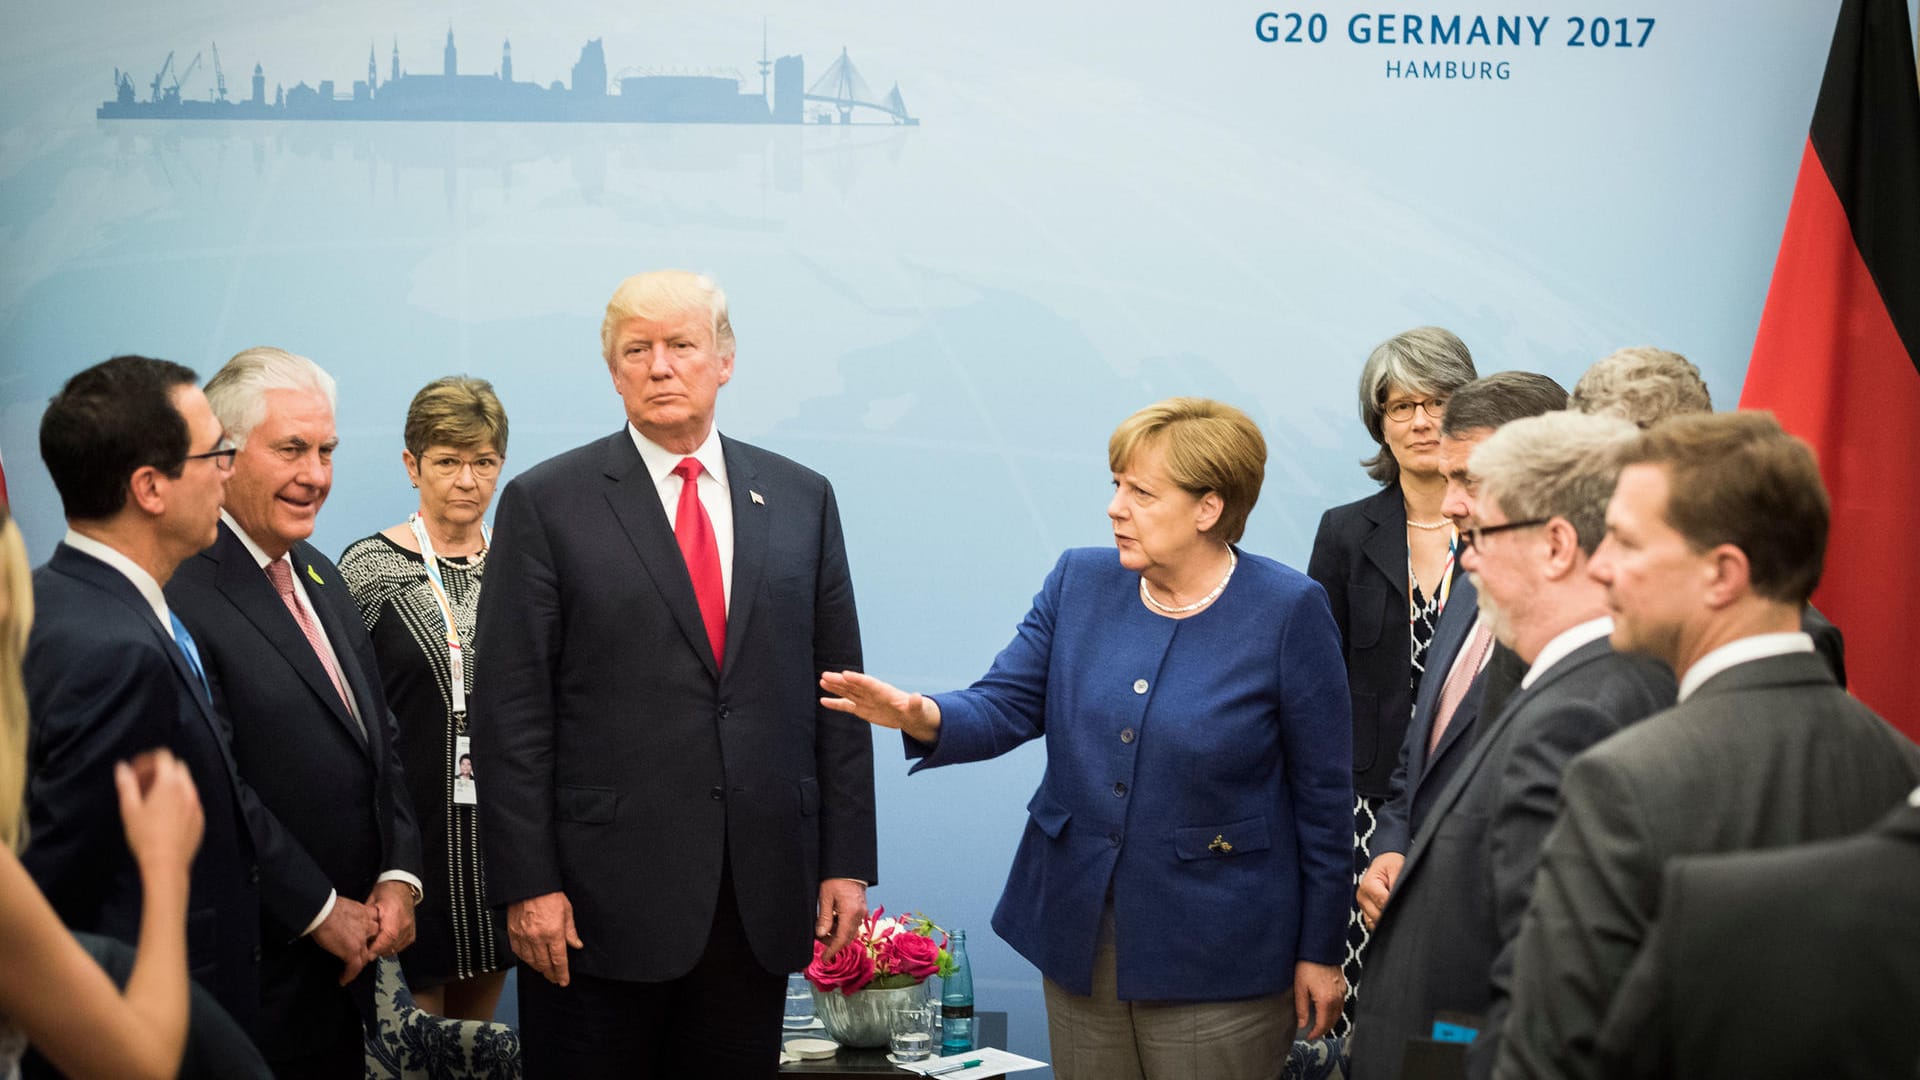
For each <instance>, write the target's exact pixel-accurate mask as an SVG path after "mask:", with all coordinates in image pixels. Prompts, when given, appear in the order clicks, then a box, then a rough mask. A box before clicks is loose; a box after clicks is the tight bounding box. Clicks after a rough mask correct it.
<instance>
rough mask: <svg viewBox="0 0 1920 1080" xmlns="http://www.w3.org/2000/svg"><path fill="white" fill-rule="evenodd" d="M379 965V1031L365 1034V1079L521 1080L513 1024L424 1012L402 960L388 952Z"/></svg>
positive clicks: (376, 982)
mask: <svg viewBox="0 0 1920 1080" xmlns="http://www.w3.org/2000/svg"><path fill="white" fill-rule="evenodd" d="M379 964H380V969H379V971H378V972H377V973H376V974H375V977H374V984H373V1001H374V1012H375V1014H376V1015H377V1016H378V1018H379V1030H378V1031H377V1032H375V1033H373V1034H371V1035H370V1036H369V1037H368V1039H367V1077H368V1080H519V1077H520V1036H519V1035H518V1034H517V1033H516V1032H515V1031H514V1030H513V1029H512V1028H511V1027H508V1026H507V1025H505V1024H496V1023H487V1022H482V1021H479V1020H448V1019H446V1018H445V1017H440V1016H434V1015H432V1014H431V1013H426V1012H422V1011H420V1007H419V1006H418V1005H415V1004H414V1003H413V992H412V991H411V990H408V989H407V981H406V978H405V977H404V976H402V975H401V974H400V962H399V961H397V960H395V959H393V958H392V957H387V958H385V959H382V960H381V961H380V962H379Z"/></svg>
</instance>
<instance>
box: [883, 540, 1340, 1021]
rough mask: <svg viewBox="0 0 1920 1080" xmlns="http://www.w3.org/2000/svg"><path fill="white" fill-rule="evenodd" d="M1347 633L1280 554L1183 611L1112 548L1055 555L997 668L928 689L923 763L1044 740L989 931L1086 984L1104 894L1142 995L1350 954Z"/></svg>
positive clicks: (1220, 996) (1283, 980)
mask: <svg viewBox="0 0 1920 1080" xmlns="http://www.w3.org/2000/svg"><path fill="white" fill-rule="evenodd" d="M1339 649H1340V643H1339V639H1338V637H1337V636H1336V635H1335V631H1334V628H1333V620H1332V619H1331V618H1329V617H1328V615H1327V608H1326V601H1325V600H1324V599H1323V598H1322V596H1321V594H1320V587H1319V586H1318V585H1315V584H1314V583H1313V582H1312V581H1311V580H1310V579H1308V578H1307V577H1306V575H1304V574H1302V573H1300V572H1299V571H1298V570H1294V569H1292V568H1290V567H1287V566H1283V565H1281V564H1280V563H1277V562H1275V561H1273V560H1272V559H1265V558H1261V557H1260V556H1258V555H1249V554H1246V553H1244V552H1242V553H1241V554H1240V562H1239V568H1238V569H1237V570H1235V571H1234V575H1233V582H1232V584H1231V586H1230V587H1229V588H1228V589H1227V590H1226V591H1225V592H1223V593H1221V594H1220V599H1219V600H1217V601H1215V602H1214V604H1213V605H1212V606H1211V607H1209V608H1208V609H1207V610H1205V611H1203V612H1201V613H1199V614H1197V615H1194V616H1192V617H1190V618H1186V619H1178V620H1176V619H1168V618H1163V617H1161V616H1159V615H1156V614H1154V613H1153V612H1151V611H1148V610H1147V609H1146V606H1145V605H1143V604H1142V603H1141V602H1140V575H1139V574H1137V573H1134V572H1132V571H1130V570H1128V569H1126V568H1125V567H1123V566H1121V565H1120V559H1119V555H1118V554H1117V553H1116V552H1115V551H1114V549H1113V548H1110V547H1107V548H1079V549H1076V550H1072V551H1068V552H1067V553H1066V554H1064V555H1062V556H1061V557H1060V561H1059V563H1057V564H1056V565H1055V566H1054V568H1053V572H1052V573H1051V574H1049V575H1047V581H1046V584H1045V585H1044V586H1043V587H1042V588H1041V591H1040V594H1039V595H1038V596H1036V597H1034V603H1033V610H1032V611H1030V612H1029V613H1028V614H1027V617H1026V618H1025V619H1024V620H1022V621H1021V624H1020V629H1019V631H1018V633H1017V635H1016V636H1015V638H1014V640H1013V642H1012V643H1011V644H1009V645H1008V646H1007V647H1006V648H1004V649H1002V650H1001V651H1000V655H999V656H998V657H996V658H995V659H994V662H993V669H992V670H991V671H989V672H988V673H987V674H986V675H985V676H984V677H982V678H981V679H980V681H979V682H976V683H974V684H973V686H971V687H969V688H968V689H966V690H960V691H956V692H954V693H948V694H936V695H934V700H935V701H936V702H938V704H939V706H940V717H941V719H940V738H939V742H938V743H937V744H936V745H934V746H932V747H928V746H925V745H924V744H921V743H918V742H915V741H912V740H909V741H908V744H907V745H908V749H909V752H910V753H912V754H914V755H916V756H918V755H920V754H925V755H926V757H925V759H924V760H923V761H921V762H920V763H919V764H918V765H916V766H915V769H921V768H931V767H934V766H939V765H951V764H954V763H956V762H962V761H979V760H983V759H986V758H990V757H995V756H997V755H999V754H1003V753H1005V752H1007V751H1008V750H1011V749H1013V748H1014V747H1016V746H1019V745H1020V744H1021V743H1024V742H1026V741H1028V740H1030V739H1035V738H1045V740H1046V744H1047V769H1046V774H1045V775H1044V776H1043V777H1042V779H1041V781H1040V786H1039V789H1038V790H1037V791H1035V792H1034V794H1033V799H1032V801H1031V802H1029V803H1028V805H1027V813H1028V821H1027V825H1026V831H1025V833H1024V834H1023V835H1022V836H1021V838H1020V850H1019V852H1018V853H1017V854H1016V855H1015V856H1014V860H1013V868H1012V869H1011V871H1009V873H1008V875H1007V887H1006V889H1005V891H1004V892H1002V893H1001V896H1000V904H999V906H998V907H997V908H996V909H995V910H994V913H993V928H994V930H995V931H996V932H997V933H999V935H1000V936H1001V937H1002V938H1004V939H1005V940H1006V942H1007V944H1009V945H1012V946H1013V947H1014V949H1016V950H1017V951H1018V952H1019V953H1020V955H1022V956H1024V957H1026V958H1027V959H1028V960H1030V961H1032V962H1033V964H1034V966H1035V967H1038V968H1039V969H1040V971H1041V973H1042V974H1044V975H1045V976H1046V977H1047V978H1049V979H1051V980H1053V981H1054V982H1055V983H1057V984H1059V985H1060V986H1062V987H1065V988H1066V989H1067V990H1069V991H1071V992H1073V993H1076V994H1088V993H1091V992H1092V981H1093V954H1094V940H1095V931H1096V930H1097V929H1098V927H1099V924H1100V913H1101V910H1102V908H1103V907H1104V905H1105V904H1106V902H1107V899H1108V897H1109V896H1110V897H1111V898H1112V901H1113V910H1114V925H1115V927H1116V929H1115V948H1116V949H1117V951H1118V988H1119V995H1120V997H1121V999H1123V1000H1128V1001H1168V1000H1170V1001H1218V1000H1224V999H1231V998H1248V997H1256V996H1260V995H1264V994H1274V993H1278V992H1280V991H1282V990H1285V989H1286V988H1287V987H1289V986H1291V985H1292V984H1293V969H1294V964H1295V962H1296V961H1299V960H1307V961H1312V962H1314V963H1319V964H1335V965H1337V964H1339V963H1340V960H1341V957H1342V956H1343V955H1344V952H1345V937H1344V935H1345V931H1346V925H1347V910H1348V905H1349V904H1350V903H1351V899H1352V895H1353V856H1352V850H1353V789H1352V788H1351V786H1349V782H1348V776H1347V771H1346V768H1345V758H1346V754H1345V753H1344V751H1345V750H1346V741H1347V732H1348V723H1347V714H1346V702H1347V693H1346V680H1345V679H1344V678H1343V677H1342V674H1341V671H1340V661H1339ZM1200 925H1204V926H1205V927H1206V930H1205V932H1204V933H1202V932H1196V931H1195V927H1197V926H1200Z"/></svg>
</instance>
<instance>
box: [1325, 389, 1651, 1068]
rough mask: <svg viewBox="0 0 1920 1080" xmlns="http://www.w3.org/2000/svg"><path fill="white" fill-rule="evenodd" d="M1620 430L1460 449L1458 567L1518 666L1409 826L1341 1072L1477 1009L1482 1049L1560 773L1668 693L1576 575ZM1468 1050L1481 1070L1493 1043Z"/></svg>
mask: <svg viewBox="0 0 1920 1080" xmlns="http://www.w3.org/2000/svg"><path fill="white" fill-rule="evenodd" d="M1633 434H1634V428H1633V427H1632V425H1630V424H1627V423H1626V422H1624V421H1621V420H1618V419H1615V418H1611V417H1597V416H1582V415H1578V414H1575V413H1567V412H1556V413H1549V414H1547V415H1544V416H1536V417H1531V418H1528V419H1524V420H1516V421H1514V422H1512V423H1510V424H1507V425H1506V426H1504V427H1502V428H1500V429H1499V430H1498V431H1496V432H1494V433H1493V434H1492V435H1490V436H1489V437H1488V438H1487V439H1486V441H1485V442H1483V443H1481V444H1480V446H1479V447H1478V448H1477V449H1476V450H1474V452H1473V456H1472V458H1471V459H1470V462H1469V468H1470V469H1471V471H1472V472H1473V473H1474V474H1476V475H1478V476H1479V477H1480V489H1479V492H1478V496H1477V499H1476V501H1475V509H1474V514H1473V523H1472V525H1471V526H1470V527H1468V528H1465V529H1463V530H1462V531H1461V534H1460V538H1461V547H1462V549H1463V555H1462V562H1463V564H1464V565H1465V566H1466V568H1467V570H1468V571H1470V572H1471V573H1472V574H1473V580H1474V585H1475V587H1476V588H1477V590H1478V597H1479V604H1480V609H1481V613H1482V615H1483V617H1484V618H1485V619H1486V621H1487V622H1489V623H1490V624H1491V625H1492V627H1493V633H1494V636H1495V637H1497V638H1498V639H1499V640H1500V641H1501V642H1502V643H1503V644H1505V645H1506V646H1507V647H1508V648H1510V649H1512V650H1513V651H1514V653H1515V654H1516V655H1517V656H1518V657H1519V658H1520V660H1521V661H1523V662H1525V663H1526V664H1527V665H1528V667H1527V671H1526V675H1525V676H1524V677H1523V678H1522V680H1521V683H1520V688H1519V689H1518V690H1517V691H1515V692H1514V694H1513V696H1512V697H1511V698H1509V699H1508V700H1507V703H1506V705H1505V707H1504V708H1503V709H1502V710H1501V711H1500V714H1499V715H1498V716H1496V717H1492V718H1488V717H1484V716H1483V717H1482V718H1481V720H1480V722H1481V723H1482V724H1483V725H1485V726H1484V729H1483V730H1482V731H1481V732H1480V733H1479V735H1478V737H1477V738H1476V739H1475V740H1474V742H1473V744H1472V747H1471V749H1469V750H1468V751H1467V753H1466V755H1465V757H1464V758H1463V759H1462V760H1461V761H1460V763H1459V765H1458V766H1457V771H1456V772H1455V773H1454V775H1453V777H1452V779H1451V780H1449V781H1448V782H1447V784H1446V787H1445V788H1444V789H1442V791H1441V792H1440V794H1439V796H1438V797H1437V798H1436V800H1435V801H1434V804H1433V807H1432V809H1431V810H1430V811H1429V812H1428V814H1427V816H1426V818H1425V820H1424V821H1422V823H1421V825H1420V828H1419V829H1418V830H1417V831H1416V832H1415V833H1414V836H1413V842H1412V845H1411V846H1410V848H1409V850H1408V853H1407V860H1406V863H1405V865H1404V866H1403V867H1402V868H1401V871H1400V875H1399V880H1398V882H1397V883H1396V885H1395V886H1394V889H1393V896H1392V901H1391V902H1390V904H1389V905H1388V906H1387V907H1386V909H1385V910H1384V912H1383V917H1382V919H1381V921H1380V923H1379V925H1378V927H1377V928H1376V929H1375V931H1374V937H1373V942H1372V945H1371V946H1370V950H1371V951H1370V952H1369V954H1368V963H1367V985H1366V989H1365V992H1364V993H1362V994H1361V995H1360V998H1359V1012H1358V1014H1357V1015H1356V1016H1355V1017H1354V1027H1353V1037H1352V1045H1353V1056H1352V1061H1351V1064H1350V1066H1349V1068H1348V1071H1347V1076H1349V1077H1350V1078H1352V1080H1380V1078H1393V1077H1398V1076H1399V1075H1400V1074H1401V1068H1402V1063H1403V1061H1404V1059H1405V1056H1406V1052H1407V1047H1408V1043H1409V1041H1410V1040H1418V1039H1422V1038H1424V1037H1426V1036H1427V1035H1428V1034H1429V1033H1430V1032H1431V1030H1432V1026H1433V1022H1434V1018H1435V1015H1436V1014H1437V1013H1441V1012H1450V1013H1466V1014H1472V1015H1475V1016H1480V1015H1485V1016H1487V1017H1488V1023H1487V1025H1486V1027H1485V1029H1484V1032H1483V1034H1482V1037H1481V1039H1480V1042H1482V1043H1487V1044H1489V1045H1490V1044H1491V1041H1492V1037H1493V1035H1494V1034H1497V1032H1498V1031H1499V1027H1498V1023H1499V1017H1500V1015H1501V1013H1502V1011H1503V1010H1504V1008H1505V1000H1504V993H1503V991H1504V985H1505V984H1504V975H1505V972H1506V971H1507V970H1508V969H1509V968H1510V963H1511V958H1510V957H1511V953H1510V951H1511V949H1512V945H1513V940H1514V937H1515V936H1516V934H1517V933H1518V932H1519V927H1520V916H1521V913H1522V912H1523V911H1525V910H1526V906H1527V897H1528V890H1529V889H1530V887H1531V886H1532V883H1533V872H1534V867H1535V860H1536V858H1537V856H1538V854H1539V850H1540V843H1541V841H1542V839H1543V838H1544V837H1545V836H1546V833H1547V829H1548V827H1549V826H1550V825H1551V824H1552V822H1553V810H1554V793H1555V791H1556V790H1557V789H1558V787H1559V782H1560V774H1561V771H1562V770H1563V769H1564V768H1565V767H1566V764H1567V762H1568V760H1570V759H1571V758H1572V757H1573V756H1574V755H1575V754H1578V753H1579V752H1580V751H1582V750H1584V749H1586V748H1587V747H1589V746H1591V745H1593V744H1594V743H1596V742H1598V741H1599V740H1601V739H1603V738H1606V737H1607V736H1608V735H1610V734H1612V733H1613V732H1615V731H1617V730H1619V729H1620V728H1621V727H1622V726H1624V725H1626V724H1630V723H1632V722H1634V721H1636V720H1639V719H1640V718H1642V717H1644V716H1647V715H1649V714H1651V713H1653V712H1655V711H1656V710H1658V709H1661V708H1663V707H1665V706H1666V705H1668V704H1671V703H1672V701H1673V694H1674V686H1673V676H1672V675H1671V674H1670V673H1669V672H1668V671H1667V670H1666V668H1664V667H1662V666H1661V665H1659V664H1657V663H1654V662H1652V661H1649V660H1646V659H1645V658H1641V657H1633V656H1628V655H1623V654H1619V653H1615V652H1614V651H1613V649H1612V648H1611V647H1610V646H1609V645H1608V644H1607V635H1608V634H1609V633H1610V632H1611V631H1612V629H1613V623H1612V620H1611V619H1610V618H1609V617H1608V616H1607V602H1606V592H1605V590H1604V589H1603V588H1602V587H1601V586H1600V585H1599V583H1598V582H1596V581H1594V580H1593V579H1592V578H1591V577H1590V576H1589V575H1588V573H1587V561H1588V559H1589V558H1590V557H1591V555H1592V552H1593V550H1594V548H1595V546H1596V545H1597V544H1598V543H1599V542H1600V536H1601V533H1602V521H1603V516H1604V514H1605V510H1606V505H1607V496H1608V495H1609V494H1610V493H1611V492H1612V490H1613V482H1614V476H1615V473H1616V471H1617V466H1616V465H1614V463H1613V455H1614V453H1615V452H1616V451H1617V450H1618V449H1619V448H1620V447H1621V445H1622V444H1624V443H1625V442H1628V441H1630V440H1631V439H1632V438H1633ZM1474 1060H1475V1061H1483V1062H1484V1067H1483V1068H1484V1069H1485V1070H1490V1069H1491V1066H1492V1056H1491V1054H1488V1053H1483V1052H1481V1051H1480V1050H1478V1049H1476V1050H1475V1052H1474Z"/></svg>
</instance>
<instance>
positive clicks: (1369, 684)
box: [1307, 326, 1475, 1034]
mask: <svg viewBox="0 0 1920 1080" xmlns="http://www.w3.org/2000/svg"><path fill="white" fill-rule="evenodd" d="M1474 377H1475V376H1474V370H1473V356H1472V354H1470V353H1469V352H1468V351H1467V347H1466V345H1465V344H1464V343H1462V342H1461V340H1460V339H1459V338H1458V337H1455V336H1454V335H1453V334H1452V333H1451V332H1450V331H1447V330H1442V329H1440V328H1439V327H1436V326H1423V327H1419V328H1418V329H1414V330H1408V331H1406V332H1405V333H1403V334H1398V335H1395V336H1394V337H1391V338H1388V339H1387V340H1386V341H1384V342H1382V343H1380V345H1379V346H1377V347H1375V349H1374V350H1373V352H1372V353H1371V354H1370V355H1369V356H1368V357H1367V362H1366V365H1365V366H1364V367H1363V368H1361V370H1360V419H1361V421H1362V422H1363V423H1365V424H1366V426H1367V433H1368V434H1369V435H1371V436H1373V441H1374V442H1375V443H1376V444H1377V445H1378V450H1377V451H1376V452H1375V453H1374V455H1373V456H1372V457H1369V458H1367V459H1366V460H1364V461H1362V462H1361V463H1360V464H1361V465H1363V466H1365V468H1366V470H1367V475H1368V476H1369V477H1371V478H1372V479H1373V480H1374V482H1376V483H1378V484H1379V485H1380V490H1379V491H1378V492H1375V493H1374V494H1372V495H1369V496H1367V497H1366V498H1364V499H1360V500H1358V501H1357V502H1351V503H1347V504H1346V505H1344V506H1336V507H1334V508H1333V509H1331V510H1328V511H1327V512H1326V514H1325V515H1324V516H1323V517H1321V519H1320V530H1319V532H1318V533H1317V534H1316V535H1315V536H1314V538H1313V554H1312V556H1311V557H1310V558H1309V559H1308V561H1307V575H1308V576H1309V577H1311V578H1313V579H1314V580H1315V581H1318V582H1319V583H1320V585H1321V587H1323V588H1325V589H1326V590H1327V601H1328V603H1329V604H1331V605H1332V606H1333V618H1334V621H1335V622H1336V623H1338V624H1339V626H1340V638H1341V642H1342V646H1343V649H1344V652H1345V655H1346V661H1347V683H1348V687H1349V690H1350V692H1351V693H1352V696H1353V789H1354V830H1353V858H1354V864H1353V865H1354V881H1355V884H1356V885H1358V883H1359V875H1360V874H1361V872H1363V871H1364V870H1365V869H1366V867H1367V864H1368V863H1369V862H1370V861H1371V860H1372V853H1371V850H1370V849H1369V846H1368V845H1369V841H1370V839H1371V837H1372V835H1373V827H1374V813H1375V811H1377V810H1378V809H1379V808H1380V806H1381V804H1383V803H1384V802H1386V798H1387V789H1388V782H1389V781H1390V780H1391V779H1392V777H1393V769H1394V764H1395V763H1396V762H1397V761H1398V759H1399V753H1400V742H1401V740H1402V738H1404V737H1405V735H1406V733H1407V723H1408V721H1409V720H1411V719H1412V716H1413V699H1414V692H1415V690H1416V688H1417V687H1418V686H1419V683H1420V673H1421V660H1422V658H1423V657H1424V656H1425V654H1426V651H1427V646H1428V644H1429V643H1431V642H1432V640H1433V631H1434V627H1435V626H1436V625H1438V623H1439V621H1440V612H1441V610H1442V609H1443V608H1445V607H1446V603H1447V598H1448V596H1449V595H1450V594H1451V592H1452V588H1453V580H1454V578H1455V576H1456V575H1457V574H1458V572H1459V570H1458V566H1457V564H1456V561H1455V559H1456V555H1457V554H1458V552H1457V542H1456V540H1455V537H1454V533H1453V526H1452V524H1451V523H1450V522H1448V520H1447V519H1446V517H1445V516H1444V515H1442V514H1441V513H1440V503H1441V501H1442V500H1443V499H1444V498H1445V497H1446V493H1447V481H1446V477H1445V476H1443V475H1442V474H1441V470H1440V418H1441V417H1442V416H1443V415H1444V414H1445V410H1446V402H1447V397H1448V396H1449V395H1451V394H1452V393H1453V392H1454V391H1455V390H1457V389H1459V388H1460V387H1462V386H1464V385H1466V384H1467V383H1469V382H1472V381H1473V379H1474ZM1366 943H1367V929H1366V926H1365V925H1364V924H1363V923H1362V922H1361V919H1360V917H1359V910H1358V909H1357V908H1356V909H1355V910H1354V911H1353V913H1352V917H1351V918H1350V920H1349V922H1348V926H1347V952H1348V955H1347V965H1346V976H1347V985H1348V986H1350V987H1356V988H1357V987H1358V986H1359V983H1360V966H1361V954H1362V952H1363V951H1364V950H1365V948H1366ZM1356 992H1357V991H1356ZM1351 1013H1352V1010H1351V1008H1349V1009H1348V1011H1347V1015H1351ZM1345 1023H1346V1021H1345V1018H1344V1017H1343V1018H1342V1030H1341V1032H1340V1033H1341V1034H1344V1033H1345Z"/></svg>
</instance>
